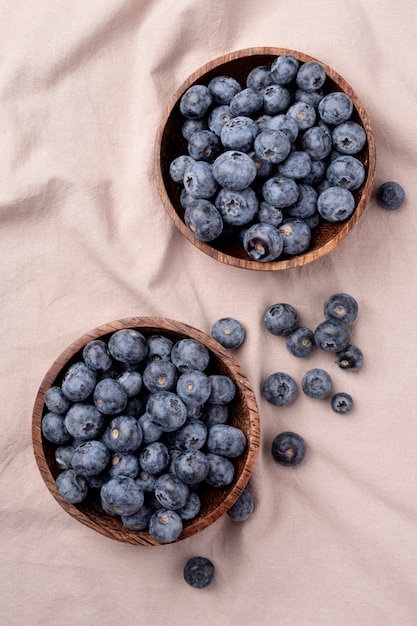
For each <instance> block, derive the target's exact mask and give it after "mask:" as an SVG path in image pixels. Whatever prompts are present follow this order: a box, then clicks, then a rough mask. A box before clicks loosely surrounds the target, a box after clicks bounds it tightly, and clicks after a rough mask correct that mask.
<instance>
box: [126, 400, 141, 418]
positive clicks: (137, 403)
mask: <svg viewBox="0 0 417 626" xmlns="http://www.w3.org/2000/svg"><path fill="white" fill-rule="evenodd" d="M142 411H143V398H142V396H139V395H138V396H132V397H131V398H128V400H127V404H126V406H125V408H124V409H123V413H124V415H131V416H132V417H136V418H138V417H139V415H141V413H142Z"/></svg>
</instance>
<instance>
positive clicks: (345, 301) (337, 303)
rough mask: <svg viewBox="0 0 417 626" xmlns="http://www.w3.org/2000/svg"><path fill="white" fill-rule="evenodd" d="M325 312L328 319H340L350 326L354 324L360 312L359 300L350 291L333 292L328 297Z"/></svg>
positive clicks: (324, 307)
mask: <svg viewBox="0 0 417 626" xmlns="http://www.w3.org/2000/svg"><path fill="white" fill-rule="evenodd" d="M323 313H324V316H325V317H326V318H327V319H329V318H334V319H338V320H340V321H341V322H344V323H345V324H347V325H348V326H353V324H354V323H355V322H356V320H357V317H358V313H359V306H358V302H357V300H356V299H355V298H354V297H353V296H351V295H350V294H348V293H343V292H342V293H333V294H332V295H331V296H328V297H327V298H326V300H325V302H324V306H323Z"/></svg>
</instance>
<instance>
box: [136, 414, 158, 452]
mask: <svg viewBox="0 0 417 626" xmlns="http://www.w3.org/2000/svg"><path fill="white" fill-rule="evenodd" d="M138 424H139V426H140V427H141V429H142V443H143V444H147V443H152V442H153V441H157V440H158V439H159V438H160V436H161V435H162V433H163V430H162V428H160V427H159V426H157V425H156V424H154V422H153V421H152V417H151V415H149V413H147V412H146V411H145V413H143V415H141V416H140V417H139V418H138Z"/></svg>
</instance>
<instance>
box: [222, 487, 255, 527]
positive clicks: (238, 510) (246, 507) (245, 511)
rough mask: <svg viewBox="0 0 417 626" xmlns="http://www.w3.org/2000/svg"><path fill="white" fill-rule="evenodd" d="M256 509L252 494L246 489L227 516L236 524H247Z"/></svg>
mask: <svg viewBox="0 0 417 626" xmlns="http://www.w3.org/2000/svg"><path fill="white" fill-rule="evenodd" d="M254 508H255V505H254V502H253V498H252V494H251V492H250V491H249V490H248V489H244V490H243V491H242V493H241V494H240V496H239V497H238V499H237V500H236V502H235V503H234V504H232V506H231V507H230V509H228V511H227V514H228V516H229V517H230V518H231V519H232V520H233V521H234V522H245V521H246V520H248V519H249V518H250V517H251V515H252V513H253V511H254Z"/></svg>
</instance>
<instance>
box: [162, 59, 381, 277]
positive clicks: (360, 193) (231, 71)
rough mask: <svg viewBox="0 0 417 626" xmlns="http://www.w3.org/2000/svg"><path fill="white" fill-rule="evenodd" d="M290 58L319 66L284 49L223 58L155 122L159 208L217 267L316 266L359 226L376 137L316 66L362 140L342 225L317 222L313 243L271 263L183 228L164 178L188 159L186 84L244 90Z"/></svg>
mask: <svg viewBox="0 0 417 626" xmlns="http://www.w3.org/2000/svg"><path fill="white" fill-rule="evenodd" d="M282 54H292V55H294V56H295V57H296V58H297V59H298V60H299V61H300V62H302V63H305V62H308V61H318V59H315V58H313V57H311V56H309V55H307V54H304V53H302V52H297V51H295V50H289V49H287V48H270V47H269V48H247V49H244V50H238V51H236V52H231V53H229V54H225V55H223V56H221V57H218V58H217V59H214V60H213V61H210V62H209V63H207V64H206V65H204V66H202V67H200V68H199V69H198V70H196V71H195V72H193V74H191V76H189V77H188V78H187V79H186V80H185V81H184V82H183V84H182V85H181V86H180V87H179V89H177V91H176V92H175V93H174V95H173V96H172V98H171V99H170V101H169V103H168V105H167V107H166V109H165V112H164V114H163V117H162V121H161V123H160V126H159V129H158V133H157V138H156V146H155V167H156V171H157V185H158V190H159V194H160V196H161V199H162V202H163V204H164V207H165V209H166V211H167V213H168V215H169V216H170V218H171V219H172V221H173V222H174V224H175V226H176V227H177V229H178V230H179V231H180V232H181V233H182V234H183V235H184V237H186V239H188V241H190V242H191V243H192V244H194V245H195V246H196V247H197V248H199V249H200V250H202V251H203V252H205V253H206V254H208V255H209V256H211V257H213V258H214V259H216V260H217V261H220V262H221V263H226V264H229V265H234V266H237V267H241V268H244V269H252V270H287V269H290V268H293V267H299V266H301V265H305V264H307V263H310V262H311V261H315V260H316V259H319V258H320V257H322V256H324V255H325V254H328V253H329V252H330V251H331V250H333V249H334V248H335V247H336V246H337V245H339V243H340V242H341V241H343V239H345V237H346V236H347V235H348V234H349V232H350V231H351V230H352V228H353V227H354V226H356V224H357V223H358V221H359V219H360V217H361V215H362V214H363V212H364V211H365V208H366V206H367V203H368V201H369V198H370V195H371V192H372V187H373V183H374V177H375V165H376V155H375V138H374V133H373V131H372V126H371V122H370V119H369V117H368V115H367V113H366V111H365V107H364V106H363V104H362V102H361V101H360V99H359V98H358V96H357V95H356V93H355V92H354V91H353V89H352V87H351V86H350V85H349V84H348V83H347V82H346V81H345V79H344V78H342V76H340V74H338V73H337V72H335V71H334V70H333V69H332V68H331V67H329V66H328V65H326V64H325V63H323V62H322V61H318V62H319V63H320V64H321V65H322V66H323V68H324V70H325V72H326V74H327V79H326V83H325V85H324V87H323V89H324V91H325V93H330V92H333V91H343V92H345V93H346V94H347V95H349V96H350V98H351V99H352V101H353V104H354V110H353V114H352V118H351V119H353V120H355V121H357V122H359V123H360V124H361V125H362V126H363V128H364V130H365V132H366V136H367V142H366V145H365V147H364V148H363V150H362V151H361V153H360V154H359V155H355V156H357V157H358V158H359V159H360V160H361V161H362V163H363V164H364V166H365V170H366V177H365V180H364V183H363V185H362V186H361V188H360V189H358V190H357V191H356V192H355V193H354V196H355V201H356V208H355V211H354V213H353V214H352V216H351V217H350V218H349V219H348V220H347V221H345V222H340V223H336V224H335V223H330V222H322V223H321V224H320V225H319V226H318V227H317V228H314V229H313V231H312V240H311V245H310V247H309V249H308V250H307V251H306V252H305V253H304V254H300V255H298V256H292V257H290V256H285V255H282V256H280V257H279V258H278V259H277V260H276V261H271V262H265V263H263V262H260V261H252V260H251V259H250V258H249V257H248V255H247V254H246V252H245V250H244V249H243V246H242V244H241V243H240V241H237V240H233V241H232V240H231V238H230V237H225V238H223V239H222V238H221V237H219V238H218V240H215V241H212V242H209V243H204V242H202V241H200V240H198V239H197V238H196V237H195V236H194V235H193V233H192V232H191V231H190V230H189V229H188V228H187V226H186V225H185V223H184V209H183V208H182V206H181V203H180V191H181V188H180V185H178V184H177V183H175V182H173V180H172V179H171V177H170V175H169V166H170V163H171V162H172V160H173V159H174V158H175V157H177V156H179V155H180V154H187V142H186V140H185V139H184V138H183V136H182V125H183V122H184V118H183V117H182V115H181V112H180V108H179V102H180V99H181V97H182V95H183V94H184V93H185V91H187V89H188V88H189V87H191V85H194V84H197V83H199V84H204V85H208V83H209V81H210V80H211V79H212V78H214V77H215V76H221V75H225V76H232V77H234V78H236V79H237V80H238V81H239V82H240V84H241V85H242V86H245V82H246V77H247V75H248V73H249V72H250V71H251V70H252V69H253V68H255V67H257V66H259V65H270V64H271V62H272V61H273V60H274V59H275V58H276V57H277V56H279V55H282Z"/></svg>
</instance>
